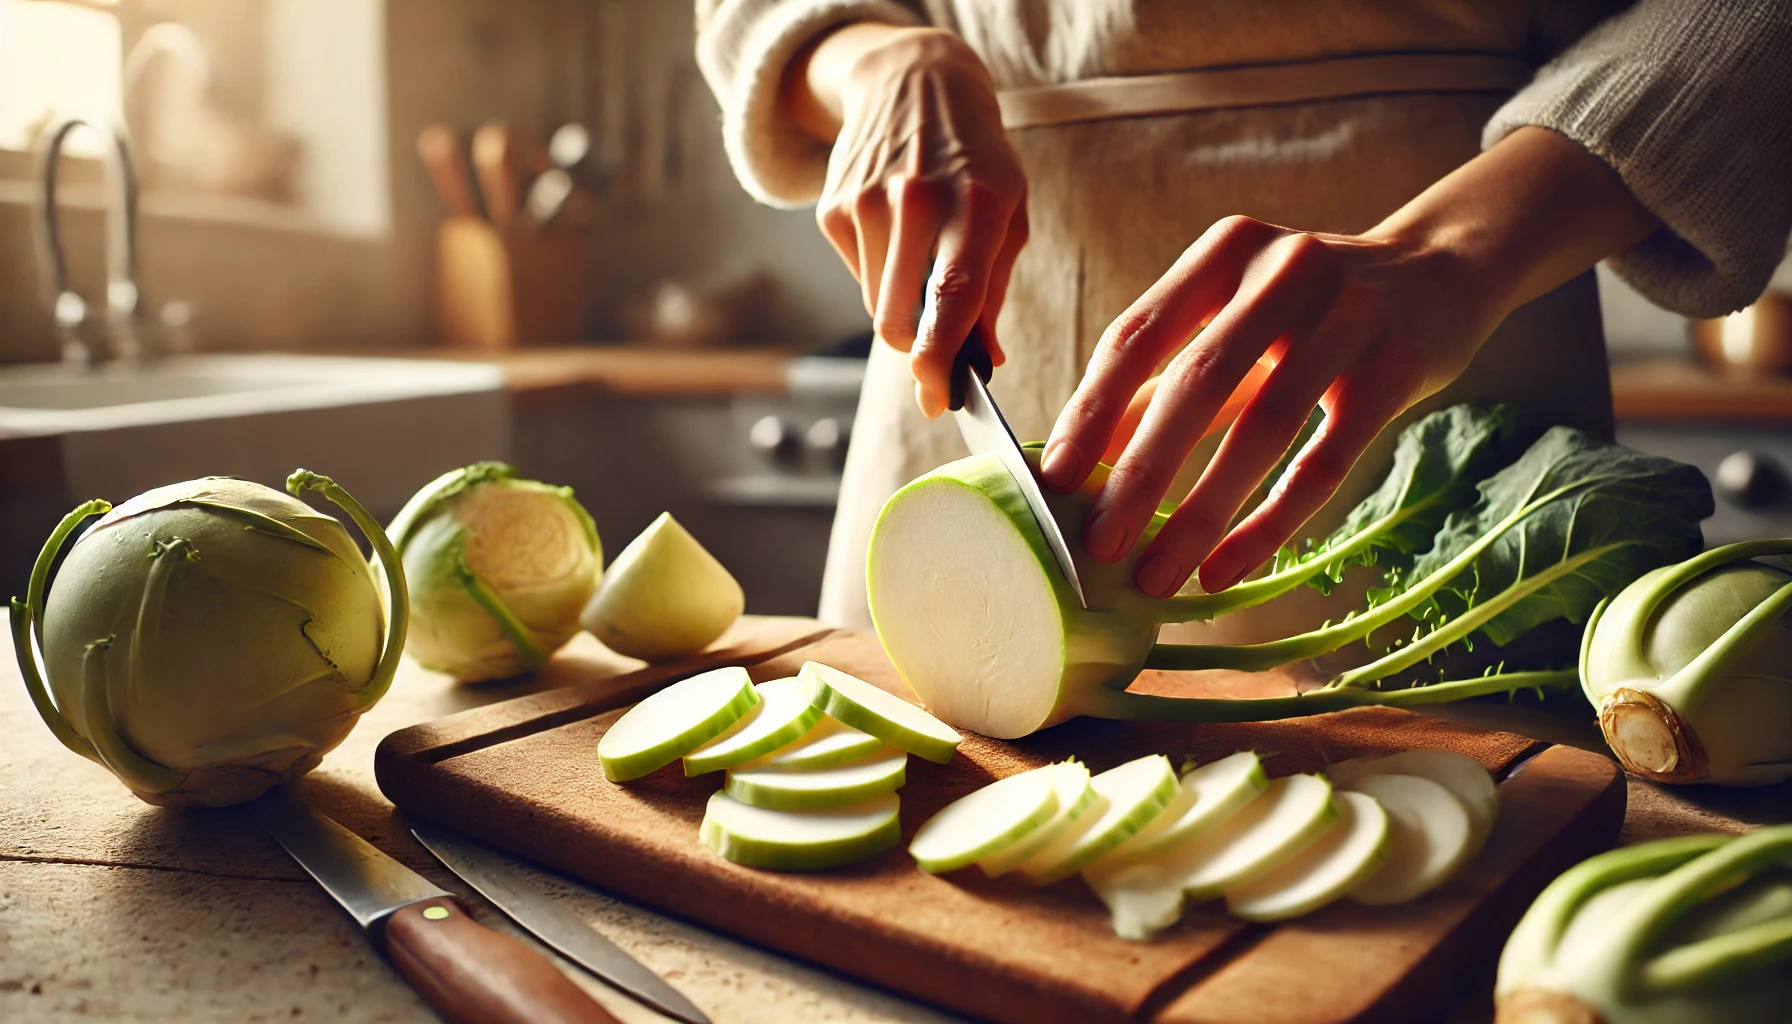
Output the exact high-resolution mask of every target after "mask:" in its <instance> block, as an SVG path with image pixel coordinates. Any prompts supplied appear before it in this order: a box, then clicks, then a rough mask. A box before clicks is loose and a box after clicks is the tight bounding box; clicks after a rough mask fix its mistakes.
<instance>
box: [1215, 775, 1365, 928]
mask: <svg viewBox="0 0 1792 1024" xmlns="http://www.w3.org/2000/svg"><path fill="white" fill-rule="evenodd" d="M1333 800H1334V806H1335V807H1336V808H1337V811H1338V823H1337V824H1336V825H1334V826H1332V827H1331V828H1330V829H1328V830H1327V831H1326V833H1325V834H1324V835H1322V836H1320V837H1319V838H1318V839H1317V840H1314V842H1313V844H1312V845H1311V846H1308V847H1307V848H1306V849H1304V850H1302V851H1300V852H1299V853H1297V854H1295V855H1294V857H1293V859H1291V860H1288V861H1286V862H1284V863H1283V864H1282V866H1281V867H1278V868H1275V869H1274V870H1272V871H1270V872H1269V873H1268V874H1266V875H1262V876H1260V877H1258V878H1257V879H1255V880H1253V881H1250V882H1246V883H1245V884H1243V885H1241V886H1238V887H1236V888H1234V889H1231V890H1230V891H1228V892H1227V893H1226V909H1227V910H1228V911H1230V912H1231V913H1232V914H1233V915H1235V916H1237V917H1242V918H1244V919H1245V920H1246V921H1281V920H1285V919H1287V918H1290V917H1298V916H1300V915H1301V914H1307V913H1311V912H1313V911H1315V910H1318V909H1319V908H1320V907H1323V906H1325V905H1326V904H1327V903H1330V902H1332V901H1333V900H1335V899H1337V898H1338V897H1340V896H1343V895H1344V894H1345V893H1347V892H1349V891H1350V890H1351V889H1353V888H1355V887H1356V886H1357V885H1358V884H1359V883H1361V882H1362V880H1363V879H1365V878H1367V877H1368V876H1369V875H1370V874H1372V873H1373V872H1375V871H1377V870H1378V869H1380V867H1381V865H1382V863H1383V862H1384V861H1385V860H1386V859H1387V846H1388V815H1387V812H1386V811H1384V810H1382V809H1381V805H1380V804H1378V803H1376V802H1375V798H1374V797H1371V796H1369V795H1367V794H1365V793H1338V794H1335V795H1334V797H1333Z"/></svg>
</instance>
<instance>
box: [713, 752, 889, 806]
mask: <svg viewBox="0 0 1792 1024" xmlns="http://www.w3.org/2000/svg"><path fill="white" fill-rule="evenodd" d="M907 771H908V755H907V754H904V753H903V752H902V751H900V750H897V749H896V748H894V747H886V748H884V750H883V752H882V753H878V754H873V755H871V756H870V757H867V758H865V759H864V760H863V761H854V762H852V763H851V764H843V765H836V766H835V767H833V768H813V769H788V768H746V769H739V768H737V769H734V770H732V771H730V772H729V773H728V784H727V792H728V795H729V796H731V797H733V798H734V799H736V800H739V801H740V802H741V803H743V804H751V805H752V806H754V807H764V808H767V809H769V810H774V811H819V810H824V809H826V808H829V807H842V806H845V805H847V804H856V803H863V802H864V801H866V800H869V799H871V798H872V797H876V796H882V795H883V794H885V793H891V792H894V791H896V790H897V789H900V788H901V787H902V784H903V782H904V781H906V780H907V778H908V775H907Z"/></svg>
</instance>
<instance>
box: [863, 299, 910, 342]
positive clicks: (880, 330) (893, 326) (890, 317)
mask: <svg viewBox="0 0 1792 1024" xmlns="http://www.w3.org/2000/svg"><path fill="white" fill-rule="evenodd" d="M891 305H892V304H891V303H888V302H886V303H884V304H883V308H881V309H879V310H878V311H877V315H876V316H875V317H874V318H873V319H872V323H871V329H872V331H873V332H875V333H876V334H877V336H878V337H880V338H882V339H884V340H885V341H889V342H904V343H907V344H913V343H914V340H915V330H916V329H917V327H918V326H919V324H918V323H917V322H916V319H915V315H914V314H913V313H905V312H902V311H900V310H895V309H891V308H890V306H891Z"/></svg>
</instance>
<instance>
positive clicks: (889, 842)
mask: <svg viewBox="0 0 1792 1024" xmlns="http://www.w3.org/2000/svg"><path fill="white" fill-rule="evenodd" d="M897 808H898V802H897V798H896V794H894V793H887V794H885V795H883V796H879V797H874V798H872V799H870V800H867V801H865V802H863V803H859V804H853V805H851V806H848V807H834V808H830V809H828V810H822V811H774V810H768V809H766V808H763V807H753V806H751V805H749V804H743V803H741V802H740V801H738V800H735V799H734V798H733V797H731V796H729V795H728V794H727V793H724V792H717V793H713V794H711V795H710V798H709V804H708V806H707V807H705V808H704V812H703V825H702V827H701V828H700V829H699V835H700V836H701V838H702V840H703V845H705V846H707V847H709V848H710V849H711V850H713V851H715V852H716V853H717V854H718V855H720V856H721V857H723V858H724V859H726V860H731V861H733V862H734V863H736V864H744V865H746V866H747V867H755V868H772V869H774V870H779V871H818V870H821V869H822V868H831V867H838V866H840V865H842V864H850V863H852V862H853V861H858V860H864V859H865V858H867V857H874V856H876V855H878V854H880V853H882V852H884V851H885V850H888V849H889V848H891V847H892V846H895V845H896V844H897V843H898V842H900V841H901V839H902V825H901V823H900V822H899V821H898V819H897V814H896V812H897Z"/></svg>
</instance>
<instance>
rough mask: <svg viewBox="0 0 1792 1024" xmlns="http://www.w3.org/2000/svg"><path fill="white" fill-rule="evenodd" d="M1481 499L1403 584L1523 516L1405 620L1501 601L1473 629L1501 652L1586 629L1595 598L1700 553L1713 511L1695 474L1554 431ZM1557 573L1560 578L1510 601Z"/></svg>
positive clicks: (1436, 617)
mask: <svg viewBox="0 0 1792 1024" xmlns="http://www.w3.org/2000/svg"><path fill="white" fill-rule="evenodd" d="M1480 493H1481V497H1480V500H1479V501H1478V502H1477V503H1476V505H1475V506H1474V508H1472V509H1470V510H1468V511H1466V512H1462V513H1458V514H1456V515H1452V516H1451V517H1450V518H1449V521H1448V522H1447V523H1445V525H1444V527H1443V529H1441V530H1439V531H1438V532H1437V536H1436V539H1435V541H1434V542H1433V543H1432V545H1431V548H1430V550H1429V551H1426V552H1425V553H1424V554H1423V555H1421V556H1419V557H1418V558H1417V559H1415V560H1414V561H1413V562H1412V565H1411V568H1410V570H1409V571H1408V572H1407V573H1406V574H1405V575H1406V579H1408V580H1411V581H1420V580H1425V579H1426V577H1428V576H1430V575H1431V574H1432V573H1434V572H1437V571H1439V570H1441V569H1443V568H1444V567H1445V566H1447V565H1448V564H1449V563H1450V561H1451V560H1452V559H1455V558H1456V557H1457V556H1458V555H1460V554H1462V553H1463V552H1464V551H1465V550H1467V549H1468V548H1469V547H1470V546H1471V545H1473V544H1475V543H1476V542H1477V541H1479V540H1480V539H1481V538H1483V537H1485V536H1487V535H1488V534H1489V533H1492V532H1494V531H1495V530H1496V529H1497V528H1498V527H1499V525H1500V524H1501V523H1503V522H1505V521H1506V520H1507V519H1508V518H1509V517H1511V516H1512V515H1513V514H1514V513H1515V512H1518V511H1519V510H1521V509H1526V508H1527V507H1528V511H1526V512H1524V514H1523V516H1522V519H1521V520H1520V521H1519V522H1518V523H1517V524H1515V525H1513V526H1511V527H1509V528H1507V529H1504V530H1502V531H1500V532H1499V534H1498V536H1497V537H1496V538H1495V539H1494V541H1493V543H1492V544H1491V545H1489V546H1487V547H1486V548H1485V549H1484V550H1483V551H1482V552H1481V554H1480V556H1479V557H1477V558H1476V559H1475V560H1474V564H1473V565H1472V566H1471V567H1469V568H1467V569H1464V570H1463V571H1460V572H1458V573H1456V574H1454V575H1452V576H1450V577H1449V578H1447V579H1445V580H1443V581H1442V582H1441V585H1438V586H1436V587H1435V588H1434V590H1433V593H1432V595H1431V598H1430V600H1429V601H1427V602H1426V603H1424V604H1422V605H1420V606H1418V607H1417V608H1414V609H1413V610H1412V612H1411V613H1410V614H1411V615H1412V616H1413V617H1414V618H1418V619H1423V620H1429V621H1431V622H1433V623H1446V622H1448V621H1449V620H1452V619H1455V618H1457V617H1459V616H1461V615H1463V614H1464V613H1466V612H1468V611H1469V610H1470V609H1471V608H1474V607H1476V606H1477V605H1480V604H1481V603H1483V602H1488V601H1493V602H1505V604H1504V606H1503V607H1501V608H1500V609H1499V611H1498V613H1497V614H1495V615H1494V616H1493V617H1492V618H1491V619H1489V620H1487V621H1486V622H1485V623H1483V624H1482V625H1481V627H1480V631H1481V632H1482V633H1484V634H1486V635H1487V636H1488V637H1489V638H1491V639H1492V640H1493V642H1494V643H1497V644H1501V645H1504V644H1506V643H1508V642H1510V641H1511V640H1512V639H1513V638H1515V637H1517V636H1518V635H1519V634H1521V633H1524V632H1525V631H1526V630H1529V629H1531V628H1532V627H1533V626H1537V625H1539V624H1541V623H1544V622H1548V621H1550V620H1551V619H1557V618H1565V619H1568V620H1569V621H1571V622H1583V621H1585V620H1586V617H1587V615H1588V614H1589V613H1590V612H1592V610H1593V606H1594V605H1596V604H1598V603H1599V601H1600V599H1601V598H1604V597H1607V596H1609V595H1611V594H1615V593H1617V592H1618V591H1619V590H1622V589H1623V588H1624V587H1625V586H1626V585H1627V584H1628V583H1630V581H1631V580H1634V579H1636V578H1637V577H1638V576H1641V575H1642V574H1643V573H1645V572H1648V571H1649V570H1650V569H1653V568H1655V567H1656V566H1659V565H1666V564H1668V563H1670V562H1677V561H1679V560H1681V559H1683V558H1688V557H1691V556H1692V555H1693V554H1696V553H1697V552H1698V551H1699V549H1700V548H1701V547H1702V546H1703V540H1702V538H1701V536H1700V533H1699V520H1701V519H1703V518H1705V517H1706V516H1709V515H1710V514H1711V513H1712V510H1713V505H1712V499H1711V486H1710V484H1708V483H1707V482H1706V481H1705V475H1704V474H1703V473H1701V472H1699V470H1698V469H1697V468H1695V467H1693V466H1688V465H1684V464H1682V463H1678V462H1674V461H1672V460H1670V459H1663V458H1658V457H1656V456H1652V455H1644V454H1641V453H1639V452H1633V451H1631V450H1629V449H1628V448H1624V447H1622V446H1619V445H1615V444H1612V443H1610V442H1608V441H1604V440H1601V439H1599V438H1597V437H1594V436H1593V435H1591V434H1588V433H1585V432H1584V431H1579V430H1574V429H1572V428H1569V427H1555V428H1553V429H1551V430H1550V431H1549V432H1548V433H1547V434H1545V435H1544V436H1543V437H1542V438H1540V439H1539V440H1538V441H1537V443H1536V444H1533V445H1532V446H1531V447H1530V449H1529V450H1527V451H1526V452H1525V453H1524V455H1522V456H1520V458H1519V459H1518V461H1517V462H1515V463H1513V464H1512V465H1511V466H1509V467H1507V468H1506V469H1504V470H1502V471H1501V472H1499V473H1496V474H1494V475H1493V476H1491V477H1489V478H1488V479H1486V480H1485V481H1483V482H1482V484H1481V487H1480ZM1569 565H1571V569H1569V571H1560V570H1561V569H1562V568H1563V567H1564V566H1569ZM1552 570H1556V571H1557V572H1558V573H1559V574H1557V575H1554V577H1553V578H1551V579H1549V580H1548V581H1547V582H1544V583H1543V585H1541V586H1539V587H1538V588H1537V589H1535V590H1531V591H1530V592H1528V593H1523V594H1522V595H1520V596H1517V597H1516V598H1515V599H1514V598H1513V596H1512V593H1511V592H1517V591H1520V590H1523V589H1524V584H1526V583H1527V582H1531V581H1535V580H1537V579H1538V577H1539V576H1540V575H1541V574H1545V573H1549V572H1551V571H1552ZM1415 585H1416V584H1415Z"/></svg>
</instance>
